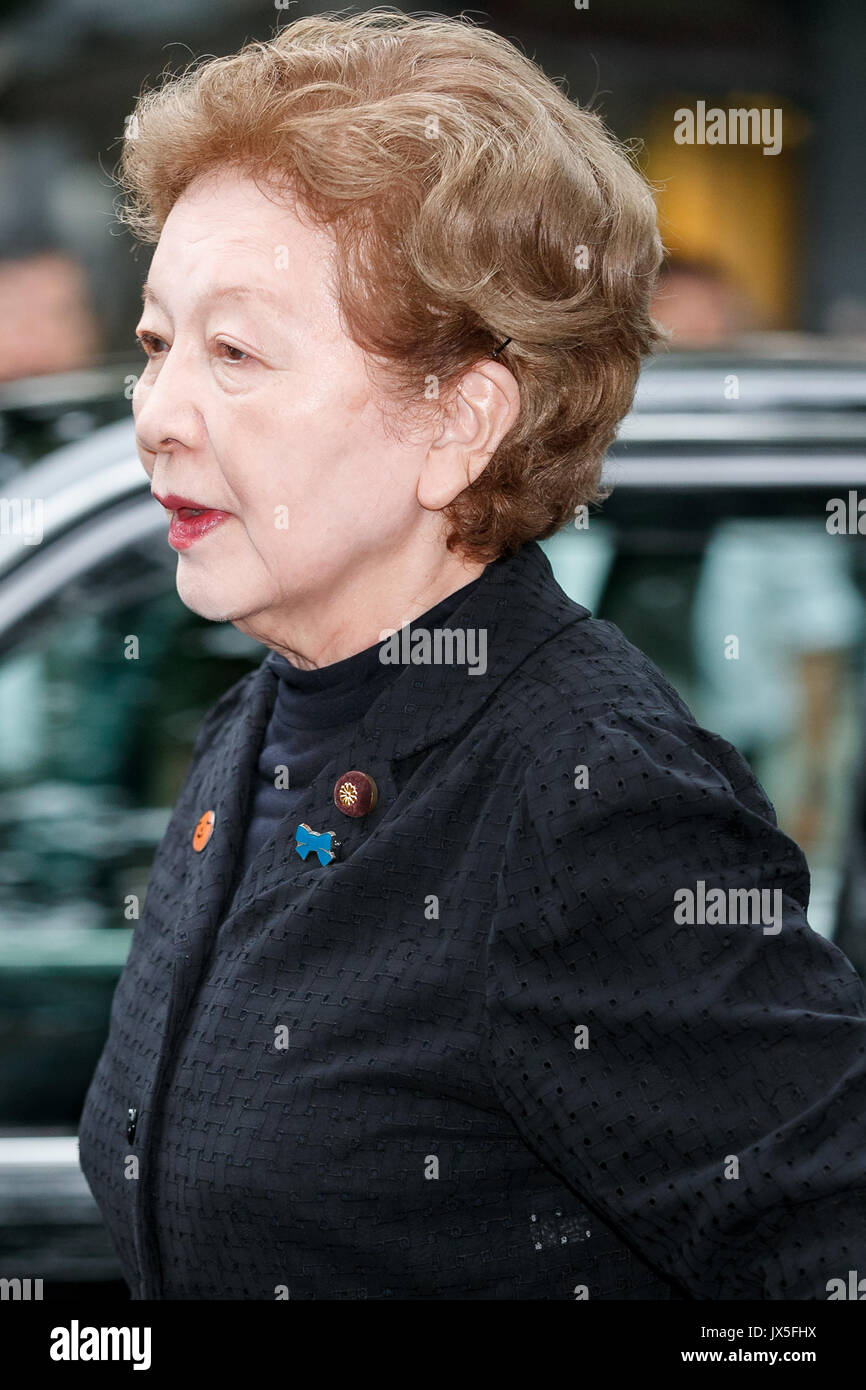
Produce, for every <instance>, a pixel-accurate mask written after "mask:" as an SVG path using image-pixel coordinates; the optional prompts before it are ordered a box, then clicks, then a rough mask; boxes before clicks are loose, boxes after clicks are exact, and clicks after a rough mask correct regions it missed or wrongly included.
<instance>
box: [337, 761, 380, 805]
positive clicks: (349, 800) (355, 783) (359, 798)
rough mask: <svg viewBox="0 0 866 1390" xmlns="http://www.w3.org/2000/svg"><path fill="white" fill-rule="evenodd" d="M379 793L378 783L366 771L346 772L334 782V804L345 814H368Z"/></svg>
mask: <svg viewBox="0 0 866 1390" xmlns="http://www.w3.org/2000/svg"><path fill="white" fill-rule="evenodd" d="M378 795H379V793H378V791H377V790H376V783H375V782H374V781H373V779H372V777H368V776H367V773H366V772H358V771H354V772H344V773H343V775H342V777H338V778H337V781H336V783H335V784H334V805H335V806H336V807H337V809H338V810H340V811H342V812H343V815H344V816H366V814H367V812H368V811H372V809H373V807H374V806H375V805H376V798H377V797H378Z"/></svg>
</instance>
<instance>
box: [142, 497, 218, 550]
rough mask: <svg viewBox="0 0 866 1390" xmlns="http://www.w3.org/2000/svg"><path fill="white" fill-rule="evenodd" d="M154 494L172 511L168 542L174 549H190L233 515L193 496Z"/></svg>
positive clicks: (167, 509) (158, 500)
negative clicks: (161, 495) (197, 500)
mask: <svg viewBox="0 0 866 1390" xmlns="http://www.w3.org/2000/svg"><path fill="white" fill-rule="evenodd" d="M153 496H154V497H155V498H156V500H157V502H160V503H161V504H162V506H163V507H165V509H166V511H170V512H171V525H170V526H169V528H168V543H169V545H170V546H171V547H172V548H173V549H174V550H188V549H189V547H190V546H191V545H192V544H193V543H194V542H195V541H197V540H200V539H201V537H202V536H206V535H207V534H208V532H209V531H213V530H215V528H216V527H217V526H219V525H220V524H221V523H222V522H223V521H228V520H229V519H230V518H231V515H232V514H231V512H222V511H218V510H217V509H216V508H215V507H208V506H205V504H204V503H203V502H195V501H193V499H192V498H191V497H180V496H178V494H177V493H176V492H169V493H167V494H166V496H165V497H160V495H159V493H157V492H154V493H153Z"/></svg>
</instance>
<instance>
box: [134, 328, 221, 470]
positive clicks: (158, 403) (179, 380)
mask: <svg viewBox="0 0 866 1390" xmlns="http://www.w3.org/2000/svg"><path fill="white" fill-rule="evenodd" d="M173 352H174V349H172V350H171V351H170V352H169V353H168V354H167V356H166V360H165V361H164V362H163V363H162V365H161V366H160V368H159V371H158V372H157V373H156V374H155V376H154V378H153V380H148V379H147V377H146V376H142V377H140V378H139V381H138V383H137V385H136V388H135V391H134V393H133V415H134V417H135V435H136V440H137V442H138V446H139V449H141V450H144V451H145V452H146V453H148V454H153V455H155V454H158V453H164V452H165V451H166V450H167V449H170V448H172V447H175V446H177V445H181V446H184V447H186V448H189V449H194V448H196V447H197V445H198V444H199V443H200V442H201V440H202V437H203V435H204V432H205V429H204V419H203V414H202V407H201V402H200V399H198V398H197V396H196V380H195V373H194V371H192V370H190V369H189V367H185V368H184V369H183V370H181V369H180V368H181V364H180V359H179V357H178V358H175V361H174V362H172V354H173Z"/></svg>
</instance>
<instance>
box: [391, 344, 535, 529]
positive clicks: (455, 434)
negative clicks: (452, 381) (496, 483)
mask: <svg viewBox="0 0 866 1390" xmlns="http://www.w3.org/2000/svg"><path fill="white" fill-rule="evenodd" d="M519 413H520V389H519V387H518V385H517V382H516V380H515V379H514V377H513V376H512V374H511V372H510V371H509V370H508V368H507V367H506V366H505V365H504V363H502V362H496V361H494V360H493V358H485V359H484V360H483V361H481V362H477V363H476V364H475V365H474V366H473V367H471V368H470V370H469V371H467V372H465V373H464V375H463V376H462V377H461V379H460V381H459V382H458V383H457V385H456V387H455V388H454V389H453V392H452V394H451V398H450V399H449V400H448V401H447V402H446V403H445V404H444V405H443V407H442V411H441V414H440V417H439V427H438V431H437V433H436V436H435V438H434V439H433V440H432V441H431V443H430V446H429V448H428V450H427V454H426V456H425V459H424V463H423V466H422V469H421V475H420V477H419V479H418V491H417V496H418V501H419V502H420V504H421V506H422V507H426V508H427V509H428V510H429V511H440V510H441V509H442V508H443V507H447V505H448V503H449V502H453V501H454V498H455V497H457V496H459V494H460V493H461V492H463V490H464V489H465V488H467V487H469V486H471V484H472V483H474V482H475V480H476V478H478V477H479V476H480V474H481V473H482V472H483V470H484V469H485V468H486V466H487V464H488V463H489V461H490V459H491V458H492V457H493V455H494V454H495V452H496V450H497V449H498V448H499V445H500V444H501V442H502V440H503V439H504V438H505V436H506V434H507V433H508V431H509V430H510V429H511V427H512V425H513V424H514V422H515V420H516V419H517V417H518V415H519Z"/></svg>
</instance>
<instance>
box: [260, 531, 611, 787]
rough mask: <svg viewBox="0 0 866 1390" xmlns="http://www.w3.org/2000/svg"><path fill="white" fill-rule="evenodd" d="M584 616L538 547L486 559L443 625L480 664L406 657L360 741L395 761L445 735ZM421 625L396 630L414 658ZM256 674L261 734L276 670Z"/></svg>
mask: <svg viewBox="0 0 866 1390" xmlns="http://www.w3.org/2000/svg"><path fill="white" fill-rule="evenodd" d="M587 617H589V610H588V609H586V608H584V607H582V605H581V604H579V603H575V602H574V601H573V600H572V599H570V598H569V597H568V596H567V594H565V593H564V591H563V590H562V589H561V588H560V586H559V584H558V583H557V581H556V579H555V578H554V575H553V570H552V568H551V565H550V561H549V560H548V558H547V556H546V555H545V553H544V551H543V550H542V549H541V546H540V545H539V544H538V543H537V541H529V542H527V543H526V544H525V545H523V546H522V547H521V549H520V550H518V551H517V552H516V553H515V554H513V555H510V556H503V557H501V558H500V559H498V560H495V561H493V562H492V563H491V564H489V565H488V566H487V568H486V569H485V570H484V572H483V573H482V575H481V577H480V579H479V582H478V583H477V584H476V585H475V587H474V588H473V589H472V591H471V592H470V593H469V594H468V595H467V596H466V598H465V599H463V601H462V603H460V604H459V605H458V607H457V608H456V609H455V610H454V611H453V612H452V613H451V615H450V616H449V618H448V621H447V627H446V631H449V632H454V631H459V632H462V633H468V632H472V633H474V634H475V637H474V639H473V640H474V641H476V642H477V643H479V644H480V650H482V651H483V652H484V653H485V656H486V663H485V664H484V669H483V670H482V669H481V663H478V665H479V669H477V670H473V668H472V666H471V665H470V664H462V665H456V664H454V665H452V664H449V663H447V662H439V663H437V662H435V661H433V662H418V663H416V662H411V661H410V662H409V663H407V664H406V665H405V666H404V669H403V670H402V672H401V673H400V674H399V675H398V676H397V678H396V679H395V680H394V681H392V682H391V683H390V684H389V685H388V686H386V688H385V690H384V691H383V692H382V693H381V694H380V695H379V696H378V697H377V698H376V700H375V701H374V702H373V705H372V706H371V708H370V709H369V710H368V712H367V714H366V715H365V717H364V719H363V720H362V722H361V724H360V726H359V728H358V739H359V742H361V743H363V744H367V743H374V744H375V745H376V747H377V748H378V749H379V752H380V755H382V756H384V757H387V758H389V759H391V760H392V761H393V760H398V759H401V758H406V757H409V756H411V755H412V754H414V753H418V752H420V751H421V750H422V749H424V748H428V747H430V746H431V745H432V744H434V743H438V742H439V741H440V740H442V739H445V738H448V737H449V736H450V735H451V734H452V733H454V732H455V731H456V730H457V729H459V728H460V727H461V725H463V724H465V723H466V722H467V721H469V720H470V719H471V718H472V716H473V715H474V714H475V713H476V712H477V711H478V710H479V709H480V708H481V707H482V706H483V705H484V704H486V702H487V701H488V700H489V699H490V698H491V696H492V695H493V694H494V692H495V691H496V690H497V689H498V688H499V686H500V685H501V684H502V682H503V681H504V680H506V678H507V677H508V676H510V675H511V673H512V672H513V671H515V670H516V669H517V667H518V666H520V665H521V664H522V663H523V662H524V661H525V660H526V659H527V658H528V657H529V656H531V655H532V653H533V652H534V651H536V650H537V648H538V647H540V646H541V645H542V644H543V643H544V642H546V641H548V640H549V639H550V638H552V637H555V636H556V635H557V634H558V633H560V632H561V631H562V630H563V629H564V628H566V627H569V626H570V625H571V624H572V623H576V622H580V621H581V620H582V619H583V618H587ZM418 631H419V630H418V629H417V628H415V627H413V626H412V624H411V623H409V624H407V628H405V629H401V632H400V634H398V636H397V638H396V639H395V642H396V643H397V645H398V648H399V650H400V651H401V655H409V656H411V653H412V648H413V645H414V647H415V650H416V652H417V650H418V646H417V642H418V638H417V634H418ZM412 634H416V637H415V640H414V642H413V640H411V635H412ZM475 650H478V648H477V647H476V649H475ZM254 676H255V680H254V683H253V690H252V692H251V705H252V710H251V712H252V711H255V714H254V719H253V722H254V724H255V725H256V733H257V734H261V732H262V730H263V728H264V727H265V725H266V724H267V720H268V718H269V716H270V711H271V709H272V708H273V704H274V700H275V698H276V687H277V680H278V676H277V674H276V672H275V671H274V669H273V667H272V665H271V664H270V662H268V660H267V658H265V659H264V660H263V662H262V664H261V666H260V667H259V668H258V670H257V671H256V672H255V673H254ZM237 752H238V753H240V752H241V748H240V747H238V748H237ZM253 761H254V758H253Z"/></svg>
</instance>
